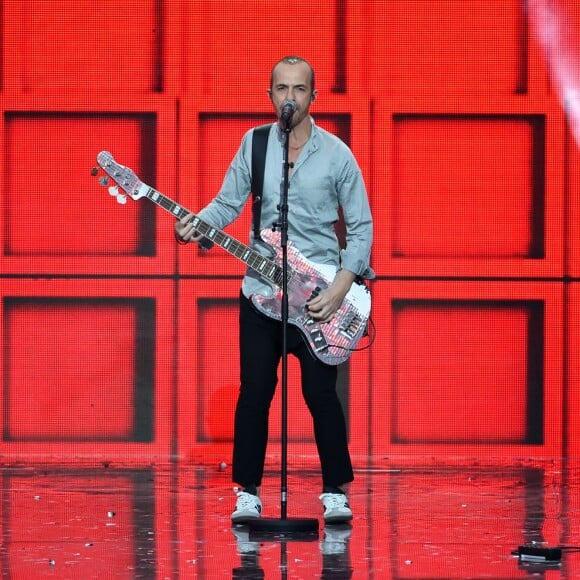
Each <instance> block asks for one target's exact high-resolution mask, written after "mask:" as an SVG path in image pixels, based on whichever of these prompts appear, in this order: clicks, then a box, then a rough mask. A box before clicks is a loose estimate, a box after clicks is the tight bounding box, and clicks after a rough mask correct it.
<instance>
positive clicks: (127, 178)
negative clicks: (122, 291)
mask: <svg viewBox="0 0 580 580" xmlns="http://www.w3.org/2000/svg"><path fill="white" fill-rule="evenodd" d="M97 163H98V164H99V166H100V168H101V169H102V170H103V171H104V172H105V173H106V174H107V176H109V177H110V178H111V179H112V180H113V181H114V182H115V184H116V185H114V186H111V187H109V193H110V194H111V195H112V196H115V197H116V198H117V201H118V202H119V203H126V198H127V196H129V197H131V198H132V199H134V200H138V199H141V198H143V197H146V198H147V199H149V200H150V201H152V202H153V203H155V204H156V205H158V206H159V207H161V208H163V209H164V210H166V211H168V212H169V213H170V214H172V215H173V216H174V217H176V218H177V219H180V218H182V217H183V216H185V215H187V214H189V213H191V212H190V211H189V210H187V209H186V208H184V207H182V206H180V205H179V204H178V203H176V202H174V201H173V200H171V199H169V198H168V197H166V196H164V195H163V194H162V193H160V192H159V191H157V190H156V189H154V188H153V187H151V186H149V185H146V184H145V183H143V182H142V181H140V180H139V178H138V177H137V176H136V175H135V173H133V171H131V170H130V169H129V168H127V167H124V166H123V165H120V164H119V163H117V162H116V161H115V160H114V159H113V156H112V155H111V154H110V153H108V152H107V151H102V152H101V153H99V154H98V155H97ZM97 173H98V168H96V170H94V171H93V174H95V175H96V174H97ZM101 184H102V185H104V186H106V185H108V181H107V178H106V177H105V178H101ZM119 187H120V188H121V189H122V190H123V192H124V193H119V189H118V188H119ZM192 223H193V225H194V226H195V229H196V231H197V232H199V233H200V234H202V235H203V236H204V237H205V238H207V239H208V240H210V241H212V242H214V243H215V244H217V245H218V246H220V247H222V248H223V249H224V250H225V251H226V252H228V253H229V254H231V255H232V256H234V257H235V258H238V259H239V260H241V261H242V262H243V263H244V264H246V265H247V266H248V267H250V268H251V269H252V270H254V271H256V272H257V273H258V274H259V275H260V276H261V277H262V278H263V279H264V280H265V281H266V282H267V283H269V284H270V285H271V287H272V290H273V293H272V294H273V295H272V296H271V297H267V296H262V295H259V294H255V295H253V296H252V297H251V300H252V303H253V304H254V306H255V307H256V308H257V309H258V310H259V311H260V312H262V313H263V314H265V315H266V316H268V317H270V318H273V319H275V320H281V319H282V315H281V310H282V286H283V281H284V280H283V268H282V248H281V245H280V238H281V236H280V232H279V231H273V230H269V229H264V230H262V232H261V236H262V240H263V241H264V242H266V244H267V245H268V246H270V248H271V250H272V257H271V258H270V257H266V256H264V255H263V254H261V253H260V252H258V251H256V250H254V249H252V248H251V247H250V246H247V245H245V244H242V243H241V242H239V241H238V240H236V239H235V238H233V237H231V236H229V235H228V234H226V233H225V232H224V231H222V230H219V229H217V228H215V227H213V226H212V225H210V224H208V223H207V222H204V221H203V220H202V219H200V218H199V217H197V216H195V215H194V216H193V218H192ZM287 255H288V269H287V279H288V281H287V288H288V322H289V323H290V324H292V325H294V326H296V327H297V328H298V329H299V330H300V331H301V333H302V335H303V336H304V338H305V339H306V342H307V344H308V346H309V347H310V350H311V351H312V353H313V354H314V356H316V357H317V358H318V359H320V360H321V361H322V362H323V363H326V364H329V365H338V364H340V363H343V362H345V361H346V360H348V358H349V357H350V355H351V353H352V352H353V350H355V349H356V346H357V344H358V343H359V341H360V340H361V338H362V337H363V336H364V335H365V334H366V330H367V322H368V319H369V315H370V310H371V296H370V291H369V289H368V287H367V286H366V284H364V282H363V281H362V280H360V279H357V280H356V282H355V283H354V284H353V285H352V287H351V289H350V290H349V292H348V294H347V295H346V296H345V298H344V301H343V303H342V305H341V306H340V308H339V309H338V310H337V312H336V314H335V315H334V317H333V318H332V320H331V321H330V322H320V321H317V320H315V319H314V318H312V317H311V316H310V315H309V313H308V310H307V308H306V302H307V300H309V299H310V298H312V297H314V296H316V295H317V294H318V293H320V292H321V291H322V290H324V289H325V288H327V287H328V286H330V284H331V283H332V280H333V279H334V276H335V274H336V269H335V268H334V267H333V266H329V265H327V264H316V263H314V262H311V261H310V260H308V259H307V258H305V257H304V256H303V255H302V253H301V252H300V251H299V250H298V249H297V248H296V247H295V246H294V245H293V244H292V242H290V241H289V242H288V244H287Z"/></svg>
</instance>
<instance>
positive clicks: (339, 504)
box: [319, 493, 352, 524]
mask: <svg viewBox="0 0 580 580" xmlns="http://www.w3.org/2000/svg"><path fill="white" fill-rule="evenodd" d="M319 499H321V500H322V505H323V506H324V515H323V517H324V521H325V522H326V523H327V524H339V523H342V522H350V520H352V510H351V509H350V506H349V505H348V498H347V497H346V495H344V493H323V494H322V495H321V496H320V498H319Z"/></svg>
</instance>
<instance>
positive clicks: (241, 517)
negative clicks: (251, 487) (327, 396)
mask: <svg viewBox="0 0 580 580" xmlns="http://www.w3.org/2000/svg"><path fill="white" fill-rule="evenodd" d="M236 495H237V496H238V501H237V502H236V509H235V510H234V512H233V513H232V522H234V523H235V524H242V523H244V522H247V521H249V520H257V519H258V518H259V517H260V515H261V513H262V502H261V501H260V498H259V497H258V496H257V495H252V494H251V493H248V492H246V491H239V492H238V493H237V494H236Z"/></svg>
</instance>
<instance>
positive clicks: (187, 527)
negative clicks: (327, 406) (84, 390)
mask: <svg viewBox="0 0 580 580" xmlns="http://www.w3.org/2000/svg"><path fill="white" fill-rule="evenodd" d="M0 473H1V474H2V519H1V525H2V539H3V541H2V547H1V551H0V555H1V560H0V561H1V563H2V574H3V577H10V578H26V579H29V578H45V577H46V578H59V579H66V578H75V579H76V578H82V579H90V578H116V579H117V578H121V579H123V578H127V579H128V578H159V579H164V578H226V577H231V578H292V579H295V578H351V577H352V578H377V579H381V580H382V579H391V578H393V579H394V578H408V579H419V578H442V579H443V578H455V579H464V578H493V579H507V578H580V548H579V546H580V518H579V517H578V516H579V515H580V513H579V510H580V500H579V498H580V478H579V474H580V465H575V464H571V463H570V462H564V463H560V462H552V463H545V462H542V463H521V464H518V465H506V466H479V465H454V466H445V467H440V466H432V467H410V466H408V465H404V466H402V465H401V466H399V467H396V466H392V465H390V466H389V467H388V468H384V469H380V468H373V469H368V470H363V471H358V472H357V474H356V481H355V482H354V483H353V484H352V486H351V488H350V493H349V495H350V503H351V505H352V507H353V511H354V514H355V517H354V520H353V522H352V526H350V525H336V526H326V527H325V526H324V525H323V522H322V518H321V513H322V509H321V506H320V502H319V499H318V495H319V493H320V489H319V480H318V476H317V475H316V474H315V473H311V472H308V471H306V472H300V473H290V475H289V480H288V503H287V506H288V514H287V516H288V517H309V518H310V517H316V518H318V519H319V521H320V527H319V530H318V533H317V534H315V535H311V536H308V537H301V538H300V537H297V538H290V537H279V536H277V535H276V534H272V535H271V537H268V536H267V537H263V535H262V536H261V537H259V538H257V537H256V534H255V533H254V532H253V531H252V530H249V529H248V528H247V527H245V526H237V527H233V528H232V526H231V525H230V519H229V517H230V513H231V511H232V509H233V505H234V502H235V499H236V498H235V495H234V493H233V490H232V484H231V483H230V474H229V469H228V468H227V467H226V468H225V469H223V465H222V466H215V467H214V466H212V465H207V466H195V467H183V466H179V467H171V466H166V467H152V468H150V469H121V468H113V467H105V466H103V467H99V468H75V467H70V466H66V467H57V466H48V467H44V468H41V467H38V466H18V467H4V468H3V469H2V470H1V471H0ZM262 500H263V502H264V515H265V516H267V517H273V518H276V517H279V515H280V512H279V506H280V481H279V477H278V474H277V473H269V474H268V477H267V481H266V482H265V484H264V486H263V491H262ZM520 546H523V547H526V548H527V547H532V548H536V549H538V548H539V549H540V550H536V551H539V552H540V554H527V553H525V554H522V555H519V556H518V554H517V551H518V548H519V547H520ZM548 548H561V552H559V551H558V550H552V551H550V550H548ZM514 551H515V552H516V553H515V554H514ZM550 558H555V559H554V560H551V559H550Z"/></svg>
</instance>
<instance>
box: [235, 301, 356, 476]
mask: <svg viewBox="0 0 580 580" xmlns="http://www.w3.org/2000/svg"><path fill="white" fill-rule="evenodd" d="M287 346H288V352H289V353H291V354H293V355H294V356H296V357H297V358H298V360H299V362H300V370H301V375H302V396H303V397H304V401H305V402H306V405H307V407H308V409H309V411H310V414H311V415H312V419H313V423H314V437H315V440H316V447H317V449H318V456H319V458H320V465H321V469H322V480H323V483H324V484H326V485H333V486H338V485H341V484H344V483H348V482H350V481H352V480H353V471H352V464H351V460H350V454H349V451H348V445H347V433H346V423H345V418H344V413H343V411H342V407H341V405H340V401H339V399H338V396H337V393H336V379H337V368H336V367H335V366H329V365H326V364H324V363H322V362H320V361H319V360H318V359H316V358H315V357H314V356H313V355H312V353H311V352H310V351H309V349H308V346H307V344H306V342H305V341H304V339H303V337H302V335H301V334H300V331H299V330H298V329H297V328H296V327H294V326H292V325H288V333H287ZM281 357H282V323H281V322H278V321H277V320H273V319H270V318H268V317H266V316H265V315H263V314H261V313H260V312H258V311H257V310H256V309H255V308H254V306H253V305H252V303H251V302H250V301H249V300H248V299H247V298H245V297H244V296H243V295H242V294H240V369H241V385H240V393H239V397H238V403H237V406H236V415H235V424H234V456H233V481H234V482H235V483H238V484H239V485H241V486H248V485H252V484H254V485H256V486H259V485H261V483H262V476H263V473H264V461H265V459H266V446H267V442H268V414H269V410H270V403H271V402H272V398H273V397H274V393H275V390H276V384H277V383H278V376H277V369H278V365H279V363H280V360H281Z"/></svg>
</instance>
